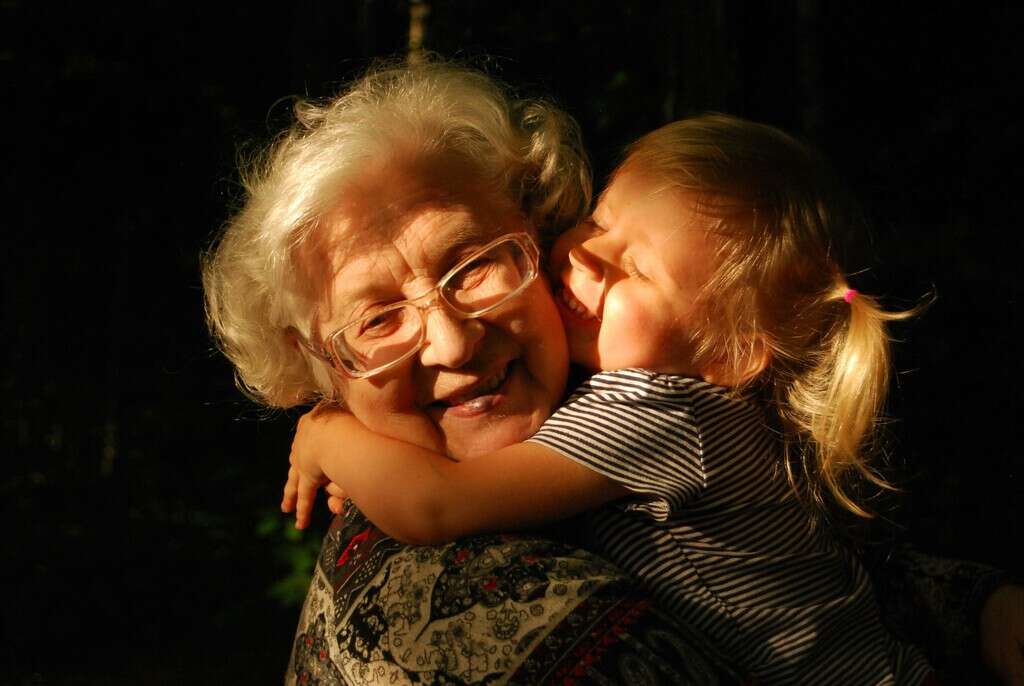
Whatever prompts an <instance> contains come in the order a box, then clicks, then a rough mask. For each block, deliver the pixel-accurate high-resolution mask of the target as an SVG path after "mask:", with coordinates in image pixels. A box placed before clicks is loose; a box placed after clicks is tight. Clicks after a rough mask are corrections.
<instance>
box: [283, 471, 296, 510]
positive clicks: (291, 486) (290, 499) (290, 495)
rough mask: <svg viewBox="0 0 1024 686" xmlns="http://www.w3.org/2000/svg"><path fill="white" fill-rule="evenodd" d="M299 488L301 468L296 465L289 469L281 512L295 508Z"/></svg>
mask: <svg viewBox="0 0 1024 686" xmlns="http://www.w3.org/2000/svg"><path fill="white" fill-rule="evenodd" d="M298 490H299V470H297V469H295V467H294V466H292V467H290V468H289V469H288V480H287V481H286V482H285V484H284V495H283V496H282V498H281V512H291V511H292V510H294V509H295V500H296V495H297V494H298Z"/></svg>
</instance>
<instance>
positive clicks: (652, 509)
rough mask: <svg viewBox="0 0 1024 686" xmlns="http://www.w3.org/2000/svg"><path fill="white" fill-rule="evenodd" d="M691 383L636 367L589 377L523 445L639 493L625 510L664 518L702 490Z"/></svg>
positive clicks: (703, 474)
mask: <svg viewBox="0 0 1024 686" xmlns="http://www.w3.org/2000/svg"><path fill="white" fill-rule="evenodd" d="M693 383H696V382H695V381H694V380H692V379H684V378H682V377H672V376H667V375H659V374H655V373H653V372H648V371H646V370H641V369H627V370H620V371H615V372H601V373H600V374H597V375H595V376H593V377H591V378H590V379H589V380H588V381H587V382H585V383H584V384H583V385H582V386H580V388H579V389H577V391H576V392H575V393H574V394H573V395H572V397H570V398H569V400H568V401H567V402H566V403H565V405H563V406H562V407H560V408H559V409H558V410H557V411H556V412H555V413H554V414H553V415H552V416H551V417H550V418H549V419H548V420H547V421H546V422H545V423H544V425H543V426H542V427H541V429H540V431H538V432H537V434H535V435H534V436H533V437H532V438H530V439H529V440H531V441H533V442H536V443H540V444H542V445H545V446H547V447H549V448H551V449H552V450H555V451H556V452H558V453H560V454H562V455H564V456H565V457H568V458H569V459H571V460H574V461H576V462H578V463H580V464H582V465H584V466H586V467H588V468H589V469H593V470H594V471H596V472H598V473H600V474H603V475H604V476H607V477H608V478H610V479H612V480H614V481H616V482H618V483H620V484H622V485H623V486H624V487H625V488H627V489H629V490H631V491H633V492H635V493H637V494H638V496H639V497H638V498H637V499H636V501H635V502H633V503H632V504H630V505H628V506H627V507H628V508H629V509H636V510H642V511H644V512H646V513H647V514H648V515H650V516H652V517H653V518H655V519H657V520H659V521H665V520H667V519H668V518H669V517H670V516H671V515H672V514H674V513H676V512H678V511H679V510H680V509H682V508H683V507H685V506H686V505H688V504H690V503H692V502H693V501H694V500H696V499H697V498H698V497H699V496H700V495H701V493H702V492H703V491H704V489H705V488H706V483H707V478H706V477H707V475H706V470H705V467H704V461H703V451H702V446H701V435H700V431H699V428H698V426H697V423H696V422H695V418H694V412H693V400H692V384H693Z"/></svg>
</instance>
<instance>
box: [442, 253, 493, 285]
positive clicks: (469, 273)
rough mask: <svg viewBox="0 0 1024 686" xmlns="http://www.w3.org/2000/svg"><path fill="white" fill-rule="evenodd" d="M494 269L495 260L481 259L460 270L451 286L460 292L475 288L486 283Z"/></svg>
mask: <svg viewBox="0 0 1024 686" xmlns="http://www.w3.org/2000/svg"><path fill="white" fill-rule="evenodd" d="M492 267H494V260H492V259H490V258H486V257H481V258H479V259H476V260H473V261H472V262H470V263H469V264H467V265H466V266H464V267H463V268H462V269H460V270H459V273H458V274H457V275H456V276H455V278H454V279H452V283H451V284H450V286H454V287H455V288H456V289H458V290H468V289H470V288H475V287H476V286H479V285H480V284H481V283H483V282H484V280H485V279H486V278H487V276H488V274H490V272H491V269H492Z"/></svg>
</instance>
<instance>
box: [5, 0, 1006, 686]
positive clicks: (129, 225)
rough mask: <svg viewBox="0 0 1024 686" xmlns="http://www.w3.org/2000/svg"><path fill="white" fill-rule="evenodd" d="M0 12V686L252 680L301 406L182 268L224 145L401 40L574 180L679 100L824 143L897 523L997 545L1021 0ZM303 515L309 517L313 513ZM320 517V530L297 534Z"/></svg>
mask: <svg viewBox="0 0 1024 686" xmlns="http://www.w3.org/2000/svg"><path fill="white" fill-rule="evenodd" d="M234 5H236V6H229V5H228V4H224V5H217V4H216V3H176V2H175V3H172V2H148V3H74V4H72V3H67V4H59V3H45V2H30V1H29V0H6V1H5V2H4V3H2V4H0V27H3V28H0V36H2V43H0V73H2V75H3V78H2V81H0V83H3V84H4V89H5V91H6V94H5V97H4V98H3V113H2V115H0V117H2V121H4V122H5V124H4V126H3V129H2V131H0V146H2V150H3V160H4V167H5V170H4V174H3V191H4V197H5V198H6V200H5V202H4V213H3V215H4V221H3V224H4V230H3V243H4V249H3V251H2V252H3V255H4V257H3V261H4V262H3V264H4V269H3V346H2V350H3V356H4V357H3V361H2V364H3V377H2V378H3V403H4V405H3V412H2V413H0V421H2V435H3V440H4V442H3V448H2V450H3V454H4V455H5V457H4V459H3V470H2V477H0V508H2V513H3V518H2V519H0V522H2V524H3V525H4V534H3V536H2V537H0V580H2V582H3V586H2V603H3V613H2V625H0V632H2V634H0V663H2V667H3V668H2V670H0V682H2V683H8V682H9V683H14V684H58V683H75V684H82V683H84V684H92V683H96V684H101V683H144V684H171V683H214V682H220V683H243V682H245V683H279V682H280V676H281V674H282V672H283V670H284V667H285V663H286V660H287V655H288V651H289V647H290V642H291V638H292V632H293V630H294V626H295V620H296V617H297V613H298V608H297V606H296V603H297V602H298V601H299V600H300V599H301V597H302V594H303V592H304V590H305V583H306V582H307V580H308V574H309V572H308V569H309V565H310V564H311V561H312V556H313V555H314V554H315V552H316V549H317V542H318V537H319V534H318V533H317V532H310V533H307V534H306V535H305V536H304V537H297V536H295V535H294V534H291V533H289V527H288V521H287V519H286V518H284V517H283V516H281V515H280V514H279V513H277V511H276V504H277V501H278V498H279V492H280V488H281V485H282V479H283V477H284V475H285V464H286V459H287V452H288V446H289V440H290V433H291V429H292V427H293V426H294V422H295V420H296V417H297V414H296V413H275V412H269V411H266V410H262V409H260V408H257V407H255V406H253V405H252V404H250V403H248V402H247V401H245V400H244V399H243V398H242V396H241V395H240V394H239V393H238V392H237V391H236V390H235V388H234V386H233V382H232V375H231V369H230V367H229V365H228V364H227V363H226V361H225V360H223V359H222V358H221V357H219V356H218V355H217V354H216V352H215V351H214V350H212V346H211V344H210V341H209V339H208V337H207V334H206V332H205V328H204V323H203V314H202V302H201V288H200V282H199V276H198V256H199V254H200V252H201V250H203V248H204V247H205V246H207V245H208V244H209V242H210V241H211V239H212V237H213V236H214V234H215V232H216V230H217V228H218V226H219V225H220V224H221V223H222V222H223V221H224V220H225V218H226V217H227V216H228V215H229V213H230V211H231V208H232V207H233V206H234V204H235V203H237V200H238V187H237V183H236V178H237V177H236V173H235V160H236V155H237V154H238V152H239V150H242V149H244V148H245V146H246V145H247V144H249V145H251V144H258V143H260V142H263V141H266V140H267V139H268V138H269V137H270V136H271V135H273V133H275V132H276V131H277V130H279V129H280V128H281V126H282V125H284V124H285V123H286V122H287V121H288V116H289V112H290V109H289V108H290V102H291V101H290V99H289V97H290V96H294V95H309V96H324V95H328V94H330V93H332V92H334V91H335V90H336V89H337V88H338V87H339V85H340V84H342V83H343V82H344V81H345V80H347V79H350V78H352V77H354V76H355V75H356V74H358V72H359V71H360V70H361V69H363V68H364V67H365V66H366V65H367V64H368V63H369V61H370V59H371V58H372V57H374V56H381V55H395V54H399V55H400V54H403V53H404V52H405V51H406V50H407V48H408V44H409V24H410V14H411V13H416V12H424V11H426V12H427V13H426V16H425V18H424V19H423V21H424V27H425V34H424V38H423V44H424V45H425V46H426V47H427V48H429V49H433V50H437V51H439V52H441V53H443V54H445V55H449V56H461V57H464V58H470V59H473V60H475V62H476V63H477V64H481V65H484V66H486V67H487V68H488V69H489V70H490V71H491V73H492V74H494V75H496V76H498V77H499V78H502V79H504V80H506V81H508V82H509V83H512V84H514V85H516V86H518V87H519V88H521V90H522V92H524V93H525V94H529V95H538V94H539V95H552V96H554V97H555V98H556V99H557V100H558V101H559V102H560V103H561V104H562V105H564V106H565V107H566V108H567V109H568V110H569V111H570V112H572V113H573V114H575V115H576V116H577V117H578V119H579V121H580V123H581V125H582V127H583V130H584V134H585V136H586V140H587V142H588V146H589V148H590V150H591V151H592V154H593V158H594V164H595V168H596V171H597V173H598V175H599V177H603V175H604V174H606V173H607V172H608V171H609V170H610V168H611V166H612V165H613V164H614V161H615V159H616V156H617V154H618V151H619V150H620V149H621V146H622V145H623V144H625V143H627V142H628V141H630V140H631V139H633V138H635V137H636V136H638V135H639V134H641V133H643V132H646V131H648V130H650V129H651V128H654V127H655V126H658V125H660V124H662V123H664V122H666V121H668V120H671V119H673V118H677V117H679V116H683V115H685V114H687V113H692V112H697V111H701V110H705V109H715V110H724V111H728V112H733V113H736V114H740V115H743V116H747V117H750V118H753V119H759V120H763V121H767V122H769V123H772V124H775V125H778V126H781V127H783V128H785V129H787V130H790V131H792V132H794V133H797V134H799V135H801V136H804V137H806V138H808V139H809V140H811V141H812V142H814V143H815V144H816V145H818V146H819V147H820V148H821V149H823V150H824V152H825V153H826V155H827V156H828V157H829V158H830V159H831V160H832V161H833V163H834V165H835V167H836V168H837V169H838V171H839V173H840V174H841V176H843V177H844V178H845V179H846V180H847V181H848V182H849V184H850V185H851V186H852V187H853V188H854V190H855V191H856V193H857V194H858V196H859V198H860V199H861V201H862V202H863V204H864V206H865V208H866V211H867V213H868V214H869V216H870V217H871V219H872V222H873V234H872V236H871V238H870V240H869V241H867V242H866V243H865V247H864V249H863V250H861V252H860V253H859V256H858V258H857V263H856V264H854V265H853V267H852V268H855V269H857V270H861V269H863V270H866V271H862V272H861V273H859V274H858V275H857V276H854V277H853V282H854V284H855V285H856V286H857V287H858V288H859V289H860V290H862V291H864V292H869V293H872V294H877V295H881V296H885V297H886V299H887V300H886V302H888V303H889V304H890V305H891V306H893V307H903V306H906V305H908V304H911V303H913V302H914V301H915V300H916V299H917V298H918V297H919V296H921V295H922V294H924V293H925V292H927V291H928V290H929V289H931V288H933V287H934V289H935V290H936V291H937V293H938V301H937V302H936V304H935V305H934V306H933V307H932V308H931V309H930V311H928V312H927V313H926V314H925V315H924V316H923V317H921V318H920V319H919V320H917V321H916V322H914V323H912V324H908V325H904V326H901V327H900V328H899V329H898V330H897V335H898V337H899V338H900V339H901V342H900V343H899V344H898V347H897V355H896V369H897V371H898V374H897V376H896V382H895V388H894V393H893V397H892V403H891V414H893V415H894V416H895V417H897V418H898V419H899V421H898V422H896V423H894V424H893V425H892V426H891V427H890V432H891V436H892V441H893V446H894V453H895V455H896V457H897V461H898V462H899V463H900V464H901V465H902V466H903V467H904V471H905V472H906V474H907V475H908V481H907V486H908V489H909V491H910V492H909V495H908V496H907V498H906V507H905V510H904V512H903V514H902V515H901V519H902V521H903V522H904V523H905V525H906V527H907V529H906V532H905V536H906V537H907V538H909V539H910V540H912V541H914V542H915V543H916V544H917V545H919V546H920V547H921V548H923V549H925V550H930V551H935V552H940V553H949V554H956V555H959V556H962V557H968V558H973V559H978V560H982V561H987V562H991V563H994V564H998V565H1002V566H1017V565H1019V564H1020V560H1021V557H1020V549H1021V540H1024V537H1022V535H1021V531H1022V528H1021V524H1022V507H1021V504H1020V503H1021V502H1024V479H1022V475H1021V471H1022V462H1024V460H1022V458H1021V448H1020V445H1019V444H1020V439H1021V437H1022V436H1021V433H1022V432H1021V430H1020V428H1019V426H1020V424H1019V420H1018V401H1017V398H1018V394H1019V384H1020V381H1021V378H1022V375H1021V371H1022V363H1021V353H1020V352H1019V351H1018V350H1017V343H1018V340H1019V338H1018V336H1017V334H1016V333H1015V332H1016V331H1017V330H1018V329H1019V328H1020V324H1021V320H1022V317H1021V314H1020V308H1021V307H1022V306H1024V302H1022V300H1021V295H1022V291H1024V286H1022V281H1021V277H1020V270H1019V266H1018V265H1019V263H1020V260H1021V250H1022V241H1021V238H1020V230H1021V229H1020V224H1021V212H1022V211H1021V201H1020V196H1021V194H1022V191H1021V181H1022V174H1021V172H1020V165H1021V160H1022V152H1024V130H1022V123H1021V122H1022V118H1021V105H1020V97H1021V86H1020V82H1021V71H1020V67H1021V58H1022V57H1024V54H1022V53H1024V51H1022V48H1021V39H1020V35H1021V29H1022V28H1024V22H1022V12H1021V10H1018V9H1016V8H1011V3H1006V4H999V3H992V4H984V3H959V4H958V3H952V4H948V5H947V4H942V5H941V6H940V5H939V4H936V3H873V2H871V3H862V2H814V1H813V0H781V1H779V2H771V3H767V2H766V3H761V2H756V3H755V2H750V3H741V2H729V1H727V0H714V1H710V2H700V1H698V0H690V1H688V2H620V3H607V4H605V3H593V2H589V1H585V0H568V1H564V2H560V1H553V0H544V1H537V0H531V1H529V2H518V3H515V2H502V3H491V2H459V1H456V0H447V1H443V0H436V1H433V2H429V3H417V4H415V5H410V3H408V2H401V1H398V0H381V1H380V2H370V1H368V0H363V1H350V2H328V1H326V0H299V1H298V2H293V3H287V4H286V3H280V4H279V5H277V6H276V7H274V8H271V9H265V10H264V9H257V8H256V5H257V4H256V3H234ZM324 512H325V511H321V515H320V519H321V520H325V519H326V515H325V514H324ZM322 525H323V522H321V529H320V531H322V530H323V526H322Z"/></svg>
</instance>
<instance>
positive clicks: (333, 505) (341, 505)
mask: <svg viewBox="0 0 1024 686" xmlns="http://www.w3.org/2000/svg"><path fill="white" fill-rule="evenodd" d="M324 490H325V491H327V509H328V510H330V511H331V512H333V513H334V514H336V515H340V514H345V500H346V499H347V498H348V494H347V493H345V491H344V490H343V489H342V488H341V486H339V485H338V484H336V483H334V482H333V481H332V482H330V483H329V484H327V485H326V486H324Z"/></svg>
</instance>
